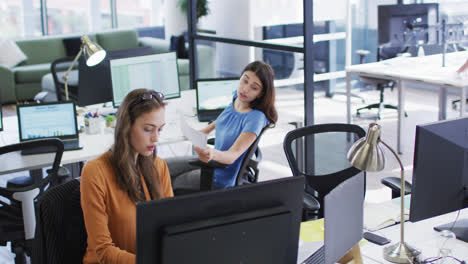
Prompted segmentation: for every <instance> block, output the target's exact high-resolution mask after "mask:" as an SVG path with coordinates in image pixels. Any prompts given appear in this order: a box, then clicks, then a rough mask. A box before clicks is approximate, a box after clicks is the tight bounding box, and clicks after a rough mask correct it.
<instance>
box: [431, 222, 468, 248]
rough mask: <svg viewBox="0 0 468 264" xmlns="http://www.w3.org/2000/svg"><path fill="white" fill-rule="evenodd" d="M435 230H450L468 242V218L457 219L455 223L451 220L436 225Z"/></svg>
mask: <svg viewBox="0 0 468 264" xmlns="http://www.w3.org/2000/svg"><path fill="white" fill-rule="evenodd" d="M452 226H453V228H452ZM434 230H436V231H442V230H450V231H452V232H453V233H454V234H455V235H456V236H457V238H458V239H460V240H461V241H465V242H467V243H468V219H460V220H457V221H456V222H455V225H454V222H451V223H448V224H445V225H440V226H436V227H434Z"/></svg>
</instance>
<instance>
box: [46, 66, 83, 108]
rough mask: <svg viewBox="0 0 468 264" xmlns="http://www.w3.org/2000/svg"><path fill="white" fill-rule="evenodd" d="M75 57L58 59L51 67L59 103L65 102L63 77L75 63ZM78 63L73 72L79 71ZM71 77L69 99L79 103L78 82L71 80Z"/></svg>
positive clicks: (69, 78) (69, 80) (69, 79)
mask: <svg viewBox="0 0 468 264" xmlns="http://www.w3.org/2000/svg"><path fill="white" fill-rule="evenodd" d="M73 59H74V57H63V58H59V59H56V60H54V61H53V62H52V64H51V66H50V72H51V73H52V78H53V79H54V84H55V92H56V94H57V100H58V101H64V100H65V98H66V97H65V83H64V81H63V79H62V77H63V75H64V74H65V72H66V71H67V69H68V67H70V65H71V64H72V62H73ZM78 63H79V62H77V63H76V64H75V65H74V68H73V70H76V71H78ZM70 76H71V75H69V76H68V83H67V84H68V98H69V99H70V100H73V101H75V102H77V101H78V80H74V81H72V80H71V77H70Z"/></svg>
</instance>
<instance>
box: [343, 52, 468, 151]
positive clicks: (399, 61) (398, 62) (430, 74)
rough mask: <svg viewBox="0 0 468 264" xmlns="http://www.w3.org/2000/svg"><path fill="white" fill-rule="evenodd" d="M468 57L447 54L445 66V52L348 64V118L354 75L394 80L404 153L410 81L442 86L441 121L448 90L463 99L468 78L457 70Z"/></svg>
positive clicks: (462, 107)
mask: <svg viewBox="0 0 468 264" xmlns="http://www.w3.org/2000/svg"><path fill="white" fill-rule="evenodd" d="M466 59H468V52H466V51H464V52H456V53H448V54H446V67H442V55H441V54H437V55H431V56H425V57H398V58H394V59H389V60H385V61H380V62H374V63H366V64H359V65H352V66H349V67H346V97H347V98H346V111H347V121H348V123H351V122H352V117H351V76H352V75H357V76H363V77H370V78H378V79H387V80H394V81H396V83H397V87H398V124H397V151H398V153H400V154H401V153H402V149H403V146H402V139H401V137H402V135H401V131H402V129H403V115H404V112H405V104H404V99H405V96H404V91H405V86H406V85H407V83H424V84H427V85H431V86H435V87H439V88H440V93H439V120H443V119H445V118H446V108H447V106H446V104H447V89H455V90H457V91H459V93H460V98H461V100H462V102H464V100H465V98H466V88H467V87H468V78H467V77H466V76H465V77H461V76H457V74H456V70H457V69H458V68H459V67H460V66H461V65H463V63H464V62H465V61H466ZM464 114H465V104H464V103H461V104H460V116H462V115H464Z"/></svg>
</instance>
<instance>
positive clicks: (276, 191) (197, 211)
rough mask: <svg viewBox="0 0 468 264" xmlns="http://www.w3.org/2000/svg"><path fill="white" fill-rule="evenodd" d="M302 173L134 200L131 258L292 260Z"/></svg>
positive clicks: (210, 263)
mask: <svg viewBox="0 0 468 264" xmlns="http://www.w3.org/2000/svg"><path fill="white" fill-rule="evenodd" d="M303 190H304V178H303V177H289V178H283V179H279V180H273V181H268V182H261V183H257V184H252V185H244V186H240V187H235V188H228V189H223V190H215V191H212V192H203V193H198V194H192V195H185V196H180V197H175V198H170V199H163V200H155V201H150V202H142V203H138V204H137V244H136V245H137V248H136V253H137V254H136V263H138V264H143V263H154V264H169V263H204V264H214V263H272V264H275V263H278V264H283V263H296V259H297V247H298V242H299V227H300V221H301V210H302V195H303Z"/></svg>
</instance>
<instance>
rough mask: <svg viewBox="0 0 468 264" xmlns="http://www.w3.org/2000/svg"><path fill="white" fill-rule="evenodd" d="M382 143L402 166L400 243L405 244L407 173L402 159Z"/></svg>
mask: <svg viewBox="0 0 468 264" xmlns="http://www.w3.org/2000/svg"><path fill="white" fill-rule="evenodd" d="M379 140H380V142H381V143H382V144H383V145H384V146H385V147H387V148H388V149H389V150H390V151H391V152H392V153H393V155H394V156H395V158H396V160H397V161H398V164H400V168H401V175H400V185H401V186H400V243H401V244H404V243H405V224H404V223H405V173H404V168H403V164H402V163H401V159H400V158H399V157H398V155H397V153H396V152H395V151H394V150H393V149H392V148H391V147H390V146H389V145H387V143H385V142H384V141H382V140H381V139H379Z"/></svg>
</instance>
